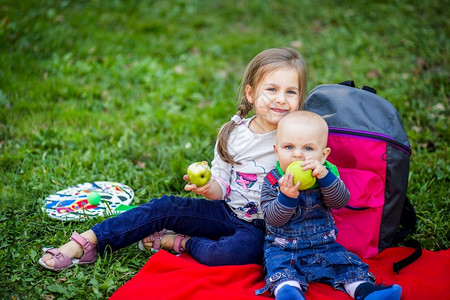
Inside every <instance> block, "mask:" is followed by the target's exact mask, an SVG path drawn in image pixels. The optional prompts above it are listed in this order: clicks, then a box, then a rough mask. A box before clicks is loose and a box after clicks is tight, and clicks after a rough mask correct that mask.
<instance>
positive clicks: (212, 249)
mask: <svg viewBox="0 0 450 300" xmlns="http://www.w3.org/2000/svg"><path fill="white" fill-rule="evenodd" d="M164 228H166V229H169V230H173V231H175V232H177V233H180V234H185V235H189V236H191V238H190V239H189V240H188V241H187V243H186V251H187V252H188V253H190V254H191V255H192V256H193V257H194V258H195V259H196V260H197V261H199V262H201V263H203V264H205V265H209V266H219V265H239V264H249V263H258V264H261V263H262V257H263V248H264V246H263V245H264V221H263V220H254V221H253V222H246V221H244V220H241V219H239V218H238V217H236V215H235V214H234V213H233V212H232V211H231V209H230V208H229V207H228V205H227V204H226V203H225V202H224V201H218V200H215V201H210V200H206V199H199V198H183V197H175V196H163V197H161V198H160V199H153V200H151V201H150V202H148V203H146V204H142V205H140V206H138V207H136V208H133V209H131V210H129V211H126V212H124V213H122V214H120V215H118V216H116V217H113V218H110V219H107V220H105V221H103V222H101V223H99V224H96V225H95V226H94V227H92V230H93V231H94V233H95V235H96V237H97V241H98V244H97V247H98V250H99V252H100V253H102V252H103V251H105V249H108V248H110V249H111V250H113V251H114V250H117V249H120V248H123V247H126V246H129V245H131V244H134V243H136V242H138V241H139V240H141V239H143V238H145V237H147V236H149V235H150V234H153V233H155V232H157V231H161V230H162V229H164Z"/></svg>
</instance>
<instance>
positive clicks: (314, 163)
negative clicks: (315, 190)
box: [302, 158, 328, 179]
mask: <svg viewBox="0 0 450 300" xmlns="http://www.w3.org/2000/svg"><path fill="white" fill-rule="evenodd" d="M302 167H303V170H304V171H306V170H312V174H311V175H312V176H314V177H316V178H319V179H320V178H324V177H325V176H326V175H327V174H328V169H327V168H325V167H324V166H323V164H322V163H321V162H320V161H318V160H317V159H313V158H306V159H305V160H304V161H303V163H302Z"/></svg>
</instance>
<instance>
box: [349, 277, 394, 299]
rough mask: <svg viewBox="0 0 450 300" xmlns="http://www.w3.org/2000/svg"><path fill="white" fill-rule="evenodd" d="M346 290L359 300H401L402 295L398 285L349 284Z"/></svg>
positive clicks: (363, 282) (362, 282) (360, 282)
mask: <svg viewBox="0 0 450 300" xmlns="http://www.w3.org/2000/svg"><path fill="white" fill-rule="evenodd" d="M345 290H346V291H347V293H348V294H349V295H350V296H351V297H353V298H354V299H358V300H382V299H383V300H399V299H400V297H401V295H402V288H401V287H400V286H399V285H397V284H394V285H388V286H382V285H374V284H372V283H371V282H366V281H358V282H353V283H347V284H345Z"/></svg>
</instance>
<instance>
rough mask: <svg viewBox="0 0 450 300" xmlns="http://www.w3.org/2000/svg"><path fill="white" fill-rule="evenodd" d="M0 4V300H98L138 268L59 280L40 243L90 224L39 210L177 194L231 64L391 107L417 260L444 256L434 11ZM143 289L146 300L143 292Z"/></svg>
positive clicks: (103, 262)
mask: <svg viewBox="0 0 450 300" xmlns="http://www.w3.org/2000/svg"><path fill="white" fill-rule="evenodd" d="M336 3H337V2H336V1H331V0H317V1H312V2H311V1H296V0H290V1H289V0H285V1H256V0H254V1H237V0H236V1H187V0H186V1H181V0H179V1H119V0H112V1H101V0H92V1H71V0H65V1H30V0H24V1H12V0H3V1H0V232H1V234H0V266H1V273H2V278H3V279H2V280H1V281H0V282H1V283H0V298H2V299H55V298H58V299H67V298H89V299H90V298H107V297H108V296H110V295H111V294H112V293H113V292H114V291H116V290H117V289H118V288H119V287H120V286H121V285H122V284H124V283H125V282H126V281H127V280H129V279H130V278H132V277H133V275H134V274H136V272H137V271H138V270H139V269H140V268H141V267H142V266H143V264H144V263H145V262H146V261H147V259H148V256H149V255H148V254H147V253H143V252H140V251H138V250H137V248H135V247H129V248H128V249H122V250H120V251H118V252H115V253H114V254H112V255H108V256H103V257H101V258H100V260H99V261H98V262H97V263H96V264H95V265H94V266H88V267H83V268H78V267H76V268H74V269H70V270H67V271H64V272H62V273H60V274H54V273H50V272H48V271H44V270H43V269H41V268H40V267H38V265H37V259H38V258H39V257H40V256H41V247H43V246H48V245H60V244H62V243H64V242H66V241H67V238H68V236H70V233H71V232H72V231H73V230H75V229H76V230H77V231H83V230H86V229H88V228H90V227H91V226H92V225H93V224H95V223H96V222H98V221H99V220H90V221H87V222H84V223H76V222H61V221H55V220H51V219H49V218H47V217H46V216H44V215H43V213H42V212H41V211H40V206H41V201H42V200H43V199H44V198H45V197H46V196H47V195H49V194H50V193H53V192H56V191H58V190H61V189H63V188H65V187H67V186H70V185H73V184H76V183H81V182H87V181H92V180H111V181H117V182H122V183H124V184H127V185H129V186H131V187H132V188H133V189H134V190H135V193H136V197H135V204H140V203H144V202H147V201H148V200H149V199H151V198H154V197H158V196H161V195H163V194H179V195H184V194H185V192H184V190H183V180H182V178H181V177H182V175H183V174H184V171H185V168H186V166H187V165H188V163H190V162H192V161H197V160H208V161H210V160H211V159H212V150H213V146H214V142H215V137H216V134H217V131H218V129H219V128H220V126H221V125H222V124H223V123H224V122H226V121H227V120H228V119H229V118H230V117H231V116H232V115H233V114H234V112H235V101H236V91H237V86H238V83H239V80H240V77H241V76H242V74H243V71H244V68H245V65H246V64H247V62H248V61H249V60H250V59H251V58H252V57H253V56H254V55H255V54H256V53H258V52H260V51H261V50H263V49H265V48H269V47H285V46H290V47H294V48H296V49H298V50H299V51H300V52H301V53H302V54H303V55H304V57H305V59H306V61H307V64H308V73H309V78H308V79H309V82H308V90H311V89H312V88H313V87H314V86H316V85H318V84H322V83H336V82H340V81H343V80H347V79H353V80H355V81H356V83H357V84H358V85H359V86H362V85H369V86H372V87H374V88H375V89H377V90H378V94H379V95H380V96H382V97H384V98H386V99H389V100H390V101H391V102H392V103H393V104H394V106H395V107H396V108H397V109H398V110H399V112H400V115H401V117H402V120H403V123H404V126H405V129H406V131H407V134H408V137H409V139H410V143H411V146H412V150H413V154H412V157H411V169H410V181H409V191H408V195H409V197H410V199H411V201H412V203H413V205H414V206H415V208H416V211H417V215H418V218H419V225H418V230H417V233H416V234H415V235H414V238H416V239H418V240H419V241H420V242H421V243H422V244H423V246H424V248H426V249H429V250H440V249H446V248H448V247H449V225H448V216H449V215H450V209H449V207H450V200H449V189H450V185H449V179H450V178H449V177H450V167H449V164H448V157H449V148H448V146H449V133H450V132H449V126H448V117H447V116H448V115H449V86H448V85H449V78H450V76H449V75H450V74H449V69H448V66H449V53H450V51H449V50H450V49H449V48H450V43H449V32H450V30H449V29H450V28H449V27H450V25H449V22H448V17H447V15H446V14H445V11H446V9H445V8H446V7H448V6H449V4H450V3H449V1H419V0H417V1H412V0H409V1H377V3H374V2H372V1H340V2H339V4H340V5H336ZM150 293H151V291H150Z"/></svg>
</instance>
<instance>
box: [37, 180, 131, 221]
mask: <svg viewBox="0 0 450 300" xmlns="http://www.w3.org/2000/svg"><path fill="white" fill-rule="evenodd" d="M93 191H95V192H97V193H98V194H99V195H100V197H101V201H100V204H98V205H92V204H90V203H89V202H88V200H87V195H88V194H89V193H91V192H93ZM133 197H134V192H133V190H132V189H131V188H130V187H129V186H126V185H123V184H120V183H116V182H109V181H94V182H86V183H81V184H77V185H75V186H72V187H70V188H67V189H65V190H62V191H59V192H56V193H55V194H52V195H50V196H48V197H47V198H45V199H44V206H43V207H42V210H43V211H44V212H45V213H46V214H47V215H48V216H49V217H51V218H53V219H58V220H64V221H71V220H85V219H87V218H89V217H97V216H110V215H114V214H118V213H121V212H124V211H126V210H128V209H131V208H133V206H130V205H129V204H130V203H131V201H132V200H133Z"/></svg>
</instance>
